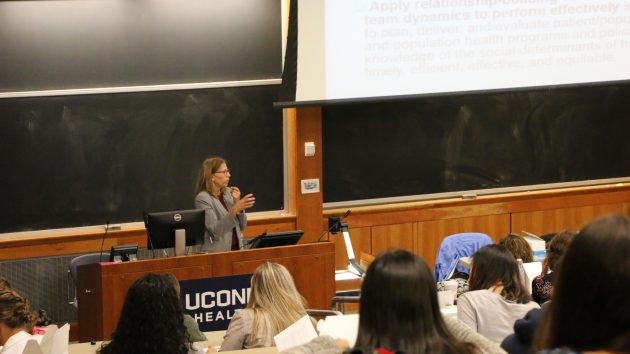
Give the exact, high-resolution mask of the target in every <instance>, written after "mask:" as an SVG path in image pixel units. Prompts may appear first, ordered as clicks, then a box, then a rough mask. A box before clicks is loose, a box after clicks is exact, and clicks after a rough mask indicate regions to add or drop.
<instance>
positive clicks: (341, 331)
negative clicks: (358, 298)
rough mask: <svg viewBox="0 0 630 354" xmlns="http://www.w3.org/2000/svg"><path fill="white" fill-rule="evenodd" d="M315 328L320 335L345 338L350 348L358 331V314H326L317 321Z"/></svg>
mask: <svg viewBox="0 0 630 354" xmlns="http://www.w3.org/2000/svg"><path fill="white" fill-rule="evenodd" d="M317 330H318V331H319V334H320V335H324V334H325V335H329V336H331V337H333V338H335V339H336V338H340V339H345V340H347V341H348V344H349V345H350V348H352V347H354V342H356V340H357V333H358V332H359V315H358V314H352V315H344V316H328V317H326V319H324V320H320V321H319V322H317Z"/></svg>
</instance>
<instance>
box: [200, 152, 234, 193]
mask: <svg viewBox="0 0 630 354" xmlns="http://www.w3.org/2000/svg"><path fill="white" fill-rule="evenodd" d="M224 163H225V164H227V161H225V159H224V158H222V157H218V156H215V157H209V158H207V159H205V160H204V161H203V162H202V163H201V167H200V168H199V173H197V180H196V182H195V195H197V194H199V192H204V191H205V192H208V194H210V195H212V186H211V185H210V182H211V181H212V175H213V174H215V173H217V171H218V170H219V168H221V165H223V164H224ZM221 192H223V191H221Z"/></svg>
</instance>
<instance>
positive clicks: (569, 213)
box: [512, 203, 628, 235]
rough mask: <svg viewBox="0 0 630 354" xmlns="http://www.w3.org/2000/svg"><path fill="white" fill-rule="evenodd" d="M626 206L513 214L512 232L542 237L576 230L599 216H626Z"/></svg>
mask: <svg viewBox="0 0 630 354" xmlns="http://www.w3.org/2000/svg"><path fill="white" fill-rule="evenodd" d="M627 205H628V203H615V204H603V205H592V206H582V207H574V208H564V209H553V210H540V211H529V212H523V213H513V214H512V231H513V232H515V233H521V231H523V230H525V231H528V232H531V233H533V234H536V235H544V234H548V233H552V232H558V231H562V230H564V229H569V230H578V229H579V228H580V227H582V226H583V225H584V224H586V223H587V222H589V221H591V220H592V219H594V218H596V217H597V216H600V215H606V214H624V213H625V214H628V207H627Z"/></svg>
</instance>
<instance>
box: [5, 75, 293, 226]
mask: <svg viewBox="0 0 630 354" xmlns="http://www.w3.org/2000/svg"><path fill="white" fill-rule="evenodd" d="M278 89H279V86H278V85H269V86H251V87H233V88H218V89H204V90H189V91H162V92H137V93H119V94H107V95H84V96H61V97H33V98H14V99H1V100H0V163H1V164H2V173H0V188H1V190H2V193H1V195H2V198H1V200H0V212H1V213H2V218H0V232H12V231H24V230H38V229H50V228H59V227H73V226H83V225H98V224H104V223H105V222H106V221H108V220H109V221H110V222H112V223H123V222H131V221H140V220H142V212H143V211H145V210H146V211H167V210H178V209H192V208H194V203H193V198H194V195H193V194H194V186H193V184H194V180H195V177H196V174H197V171H198V168H199V166H200V164H201V162H202V161H203V159H205V158H206V157H208V156H212V155H220V156H223V157H225V158H226V159H227V160H228V163H229V167H230V170H231V171H233V172H232V181H231V183H232V184H234V185H237V186H239V187H240V188H241V190H242V192H244V193H250V192H251V193H255V194H256V207H255V208H254V209H252V211H263V210H264V211H269V210H281V209H283V208H284V205H283V203H284V193H283V191H284V182H283V145H282V144H283V143H282V141H283V128H282V126H283V123H282V111H281V110H274V109H273V107H272V102H273V101H274V100H275V99H276V98H277V95H278Z"/></svg>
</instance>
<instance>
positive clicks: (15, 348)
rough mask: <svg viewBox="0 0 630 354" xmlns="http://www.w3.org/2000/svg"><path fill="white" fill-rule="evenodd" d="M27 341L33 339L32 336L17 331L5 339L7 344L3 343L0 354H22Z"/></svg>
mask: <svg viewBox="0 0 630 354" xmlns="http://www.w3.org/2000/svg"><path fill="white" fill-rule="evenodd" d="M29 339H33V336H31V335H30V334H28V333H26V332H24V331H19V332H18V333H16V334H14V335H12V336H11V337H9V339H7V342H6V343H4V346H3V347H2V349H1V350H0V354H22V352H23V351H24V347H25V346H26V342H28V340H29Z"/></svg>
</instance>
